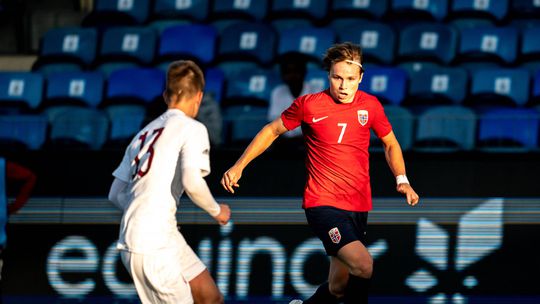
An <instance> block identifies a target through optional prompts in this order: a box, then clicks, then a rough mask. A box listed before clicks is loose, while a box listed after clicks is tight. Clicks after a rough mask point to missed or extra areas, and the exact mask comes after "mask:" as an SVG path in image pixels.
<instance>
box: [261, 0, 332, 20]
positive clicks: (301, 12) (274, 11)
mask: <svg viewBox="0 0 540 304" xmlns="http://www.w3.org/2000/svg"><path fill="white" fill-rule="evenodd" d="M327 8H328V0H297V1H290V0H274V1H271V5H270V11H269V17H270V18H271V19H280V18H305V19H309V20H312V21H320V20H323V19H324V18H325V17H326V14H327Z"/></svg>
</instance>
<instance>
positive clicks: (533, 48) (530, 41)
mask: <svg viewBox="0 0 540 304" xmlns="http://www.w3.org/2000/svg"><path fill="white" fill-rule="evenodd" d="M539 37H540V27H536V28H528V29H524V30H523V33H522V37H521V47H520V51H521V54H520V55H519V61H520V62H521V63H525V62H529V61H540V39H539Z"/></svg>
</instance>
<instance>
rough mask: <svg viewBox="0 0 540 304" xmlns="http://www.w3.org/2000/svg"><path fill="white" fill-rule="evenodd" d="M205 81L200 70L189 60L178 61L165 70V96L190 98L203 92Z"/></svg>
mask: <svg viewBox="0 0 540 304" xmlns="http://www.w3.org/2000/svg"><path fill="white" fill-rule="evenodd" d="M204 86H205V81H204V74H203V72H202V70H201V68H200V67H199V66H198V65H197V64H196V63H195V62H193V61H191V60H178V61H174V62H172V63H171V64H170V65H169V68H168V69H167V86H166V94H167V96H172V95H174V94H177V95H183V96H187V97H191V96H193V95H195V94H196V93H198V92H201V91H203V90H204Z"/></svg>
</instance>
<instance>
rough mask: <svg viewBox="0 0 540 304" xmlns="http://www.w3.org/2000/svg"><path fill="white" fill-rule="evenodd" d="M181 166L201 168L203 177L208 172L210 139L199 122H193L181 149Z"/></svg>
mask: <svg viewBox="0 0 540 304" xmlns="http://www.w3.org/2000/svg"><path fill="white" fill-rule="evenodd" d="M181 156H182V157H181V159H182V168H196V169H199V170H201V175H202V176H203V177H205V176H207V175H208V174H210V140H209V139H208V131H207V130H206V127H205V126H204V125H203V124H201V123H198V122H197V123H194V124H193V125H192V128H191V130H190V132H189V135H188V137H187V139H186V141H185V144H184V146H183V147H182V151H181Z"/></svg>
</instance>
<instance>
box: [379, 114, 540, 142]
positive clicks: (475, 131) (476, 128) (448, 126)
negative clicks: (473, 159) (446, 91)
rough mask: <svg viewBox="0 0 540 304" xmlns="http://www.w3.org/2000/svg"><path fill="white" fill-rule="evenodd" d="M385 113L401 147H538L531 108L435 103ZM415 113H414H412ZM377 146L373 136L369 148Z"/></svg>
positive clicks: (535, 119)
mask: <svg viewBox="0 0 540 304" xmlns="http://www.w3.org/2000/svg"><path fill="white" fill-rule="evenodd" d="M385 112H386V114H387V116H388V118H389V120H390V122H391V123H392V126H393V130H394V133H395V134H396V137H397V139H398V140H399V142H400V144H401V147H402V149H403V150H405V151H408V150H410V149H415V150H418V151H430V152H433V151H436V152H448V151H469V150H473V149H484V150H490V151H508V150H512V151H530V150H534V149H537V148H538V143H539V126H540V125H539V123H540V120H539V119H540V112H539V111H538V110H537V109H532V108H526V109H523V108H508V107H490V108H483V109H481V110H479V111H474V110H473V109H471V108H468V107H463V106H455V105H453V106H452V105H450V106H434V107H430V108H426V109H424V110H423V111H420V112H418V113H415V112H411V111H410V110H408V109H407V108H403V107H399V106H386V107H385ZM413 113H414V114H413ZM378 147H379V149H380V143H379V140H378V139H377V138H376V137H374V136H372V148H373V149H377V148H378Z"/></svg>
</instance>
